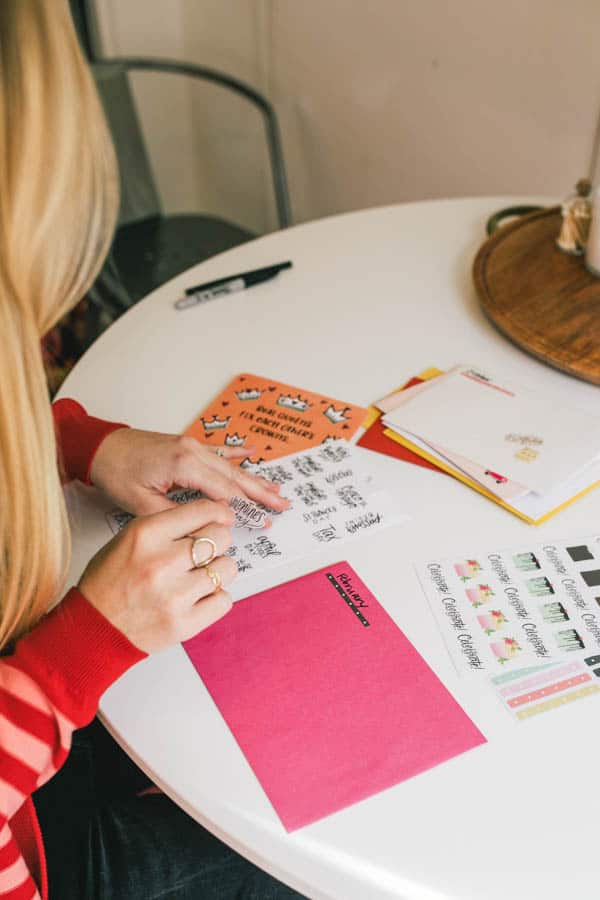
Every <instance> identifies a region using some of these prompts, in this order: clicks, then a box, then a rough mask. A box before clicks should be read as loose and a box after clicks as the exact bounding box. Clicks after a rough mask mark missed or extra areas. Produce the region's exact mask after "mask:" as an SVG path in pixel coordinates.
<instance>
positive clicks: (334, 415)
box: [323, 403, 350, 425]
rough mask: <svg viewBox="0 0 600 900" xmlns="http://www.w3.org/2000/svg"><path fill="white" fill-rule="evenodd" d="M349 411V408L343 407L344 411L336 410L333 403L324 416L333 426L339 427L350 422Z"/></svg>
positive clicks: (324, 412) (324, 411)
mask: <svg viewBox="0 0 600 900" xmlns="http://www.w3.org/2000/svg"><path fill="white" fill-rule="evenodd" d="M349 411H350V407H349V406H343V407H342V409H336V408H335V406H334V405H333V403H330V404H329V406H328V407H327V409H325V410H323V415H324V416H326V418H328V419H329V421H330V422H331V423H332V424H333V425H339V424H340V422H346V421H347V420H348V416H347V415H346V413H347V412H349Z"/></svg>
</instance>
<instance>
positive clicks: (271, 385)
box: [185, 373, 367, 465]
mask: <svg viewBox="0 0 600 900" xmlns="http://www.w3.org/2000/svg"><path fill="white" fill-rule="evenodd" d="M366 412H367V410H366V409H364V408H363V407H362V406H352V405H350V404H347V403H343V402H342V401H341V400H334V399H333V398H332V397H325V396H323V394H313V393H311V392H310V391H304V390H301V389H300V388H296V387H291V386H290V385H289V384H281V382H279V381H273V380H271V379H269V378H261V376H260V375H249V374H247V373H244V374H242V375H238V376H237V377H236V378H234V379H233V381H231V382H230V383H229V384H228V385H227V387H226V388H225V390H224V391H223V392H222V393H221V394H219V396H218V397H216V399H215V400H214V401H213V402H212V403H211V404H210V406H208V407H207V408H206V409H205V410H204V411H203V412H202V413H201V414H200V415H199V416H198V418H197V419H195V421H194V422H192V424H191V425H190V427H189V428H188V429H187V430H186V432H185V433H186V434H191V435H192V436H193V437H195V438H197V440H199V441H201V442H202V443H208V444H211V445H212V446H214V447H218V446H226V447H244V446H247V447H253V448H254V452H253V454H252V462H257V461H259V460H265V459H276V458H277V457H278V456H287V454H288V453H295V452H296V451H297V450H305V449H306V448H307V447H314V446H315V445H316V444H322V443H324V441H326V440H327V439H328V438H345V439H346V440H349V439H350V438H351V437H352V436H353V435H354V434H355V433H356V431H357V430H358V428H359V427H360V425H361V424H362V421H363V419H364V417H365V414H366ZM246 461H247V460H242V463H241V464H242V465H243V464H244V462H246Z"/></svg>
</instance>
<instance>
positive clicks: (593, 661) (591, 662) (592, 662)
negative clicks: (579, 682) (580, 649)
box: [585, 656, 600, 666]
mask: <svg viewBox="0 0 600 900" xmlns="http://www.w3.org/2000/svg"><path fill="white" fill-rule="evenodd" d="M585 662H586V663H587V664H588V666H597V665H598V663H600V656H586V658H585Z"/></svg>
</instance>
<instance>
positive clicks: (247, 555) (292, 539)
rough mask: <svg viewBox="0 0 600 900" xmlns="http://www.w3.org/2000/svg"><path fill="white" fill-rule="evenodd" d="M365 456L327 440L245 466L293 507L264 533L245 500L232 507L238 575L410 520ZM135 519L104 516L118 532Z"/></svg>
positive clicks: (190, 495) (182, 494)
mask: <svg viewBox="0 0 600 900" xmlns="http://www.w3.org/2000/svg"><path fill="white" fill-rule="evenodd" d="M361 452H363V453H364V451H360V450H359V449H357V448H356V447H354V446H353V445H351V444H348V443H347V442H346V441H343V440H335V441H327V442H325V443H324V444H321V445H320V446H318V447H314V448H311V449H310V450H302V451H300V452H298V453H293V454H290V456H285V457H280V458H279V459H277V460H274V461H273V462H268V463H261V464H260V465H252V466H247V467H246V470H247V471H251V472H253V473H254V474H257V475H261V476H262V477H263V478H267V479H269V480H270V481H274V482H277V483H279V484H280V485H281V493H282V494H283V495H284V496H285V497H287V498H288V499H289V500H290V501H291V503H292V507H291V509H288V510H286V511H285V512H283V513H273V512H272V511H270V510H269V511H268V512H267V515H268V517H269V518H270V519H271V520H272V523H273V524H272V526H271V527H270V528H268V529H263V530H260V531H259V530H257V527H256V522H257V521H259V516H258V513H257V515H256V516H255V515H253V514H252V511H251V510H250V509H249V508H248V502H247V501H246V502H244V503H237V502H234V503H233V505H232V508H234V512H235V513H236V525H235V526H234V528H233V529H232V532H233V545H232V546H231V548H230V549H229V551H228V555H229V556H231V557H232V558H233V559H234V560H235V562H236V564H237V567H238V571H239V573H240V575H245V574H257V573H259V572H263V571H265V570H267V569H271V568H274V567H275V566H277V565H280V564H282V563H284V562H288V561H289V560H292V559H297V558H298V557H302V556H309V555H310V554H311V553H314V552H315V551H317V550H322V549H323V547H324V545H327V544H332V545H334V546H336V545H338V544H341V543H342V542H343V541H347V540H350V539H354V538H359V537H361V536H362V535H365V534H372V533H374V532H376V531H378V530H380V529H381V528H384V527H386V526H387V525H392V524H399V523H401V522H404V521H407V520H408V518H409V517H408V516H407V515H405V514H402V513H398V512H397V511H396V510H395V509H394V504H393V501H392V497H391V495H390V494H389V493H388V492H387V491H385V490H380V489H378V488H377V486H376V485H375V484H374V483H373V479H372V476H371V475H370V474H369V473H368V471H366V470H365V468H364V466H363V464H362V462H361V461H360V459H359V456H360V454H361ZM169 496H170V497H172V498H173V499H175V500H177V501H178V502H182V503H185V502H189V501H190V500H195V499H198V498H199V497H201V496H202V495H201V494H200V493H199V492H198V491H192V490H179V491H174V492H172V493H171V494H169ZM254 507H255V509H256V510H257V511H258V512H263V517H264V508H262V507H260V505H258V504H254ZM132 518H133V517H132V516H131V515H130V514H129V513H126V512H123V511H122V510H115V511H113V512H112V513H110V514H109V515H108V516H107V520H108V524H109V525H110V527H111V529H112V531H113V532H114V533H117V532H118V531H120V529H121V528H123V527H125V525H127V523H128V522H129V521H130V520H131V519H132ZM336 552H337V551H336Z"/></svg>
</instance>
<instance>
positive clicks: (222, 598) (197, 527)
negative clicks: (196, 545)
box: [79, 500, 237, 653]
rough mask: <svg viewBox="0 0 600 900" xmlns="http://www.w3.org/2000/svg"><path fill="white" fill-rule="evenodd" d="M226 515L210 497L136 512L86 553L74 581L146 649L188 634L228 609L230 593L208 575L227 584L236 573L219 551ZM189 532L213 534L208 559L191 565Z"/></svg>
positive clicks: (227, 540)
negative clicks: (211, 557) (213, 548)
mask: <svg viewBox="0 0 600 900" xmlns="http://www.w3.org/2000/svg"><path fill="white" fill-rule="evenodd" d="M232 522H233V513H232V512H231V510H229V509H227V507H225V506H223V504H221V503H213V502H211V501H209V500H196V501H194V502H192V503H188V504H186V505H184V506H177V507H176V508H175V509H168V510H165V511H164V512H160V513H156V514H155V515H152V516H142V517H140V518H138V519H135V520H134V521H132V522H130V523H129V525H127V527H126V528H124V529H123V531H121V533H120V534H118V535H117V536H116V537H115V538H113V540H112V541H110V543H108V544H107V545H106V546H105V547H103V548H102V550H100V552H99V553H97V554H96V556H95V557H94V558H93V559H92V560H91V562H90V563H89V564H88V566H87V568H86V570H85V572H84V573H83V576H82V578H81V581H80V582H79V588H80V590H81V592H82V593H83V594H84V595H85V597H87V599H88V600H89V602H90V603H91V604H92V605H93V606H95V607H96V608H97V609H99V610H100V612H101V613H102V614H103V615H104V616H106V618H107V619H108V620H109V621H110V622H112V624H113V625H114V626H115V627H116V628H118V629H119V631H122V632H123V634H124V635H125V636H126V637H127V638H129V640H130V641H131V643H132V644H135V646H136V647H138V648H139V649H140V650H143V651H144V652H146V653H154V652H156V651H157V650H162V649H163V648H164V647H168V646H170V645H171V644H175V643H177V642H178V641H184V640H187V639H188V638H190V637H193V635H195V634H197V633H198V632H199V631H202V629H203V628H207V627H208V626H209V625H212V623H213V622H216V621H217V619H220V618H221V616H223V615H225V613H226V612H228V611H229V610H230V609H231V598H230V596H229V594H228V593H227V592H226V591H224V590H222V589H221V587H216V586H215V582H217V584H218V583H219V581H220V582H221V583H222V584H223V585H224V586H227V585H228V584H230V582H231V581H232V580H233V579H234V577H235V576H236V574H237V567H236V565H235V563H234V562H233V560H232V559H230V558H229V557H227V556H223V555H222V554H223V553H224V552H225V551H226V550H227V548H228V547H229V546H230V544H231V533H230V530H229V528H230V526H231V524H232ZM191 535H193V537H205V538H210V539H211V540H212V541H214V543H215V545H216V556H215V558H214V560H212V561H211V562H210V564H209V566H203V567H202V568H194V566H193V562H192V552H191V548H192V538H191V537H190V536H191ZM202 546H203V547H204V546H205V545H204V544H202ZM206 546H207V547H208V548H209V549H211V545H210V543H209V542H207V543H206ZM211 575H212V576H213V578H214V580H213V578H211Z"/></svg>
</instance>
